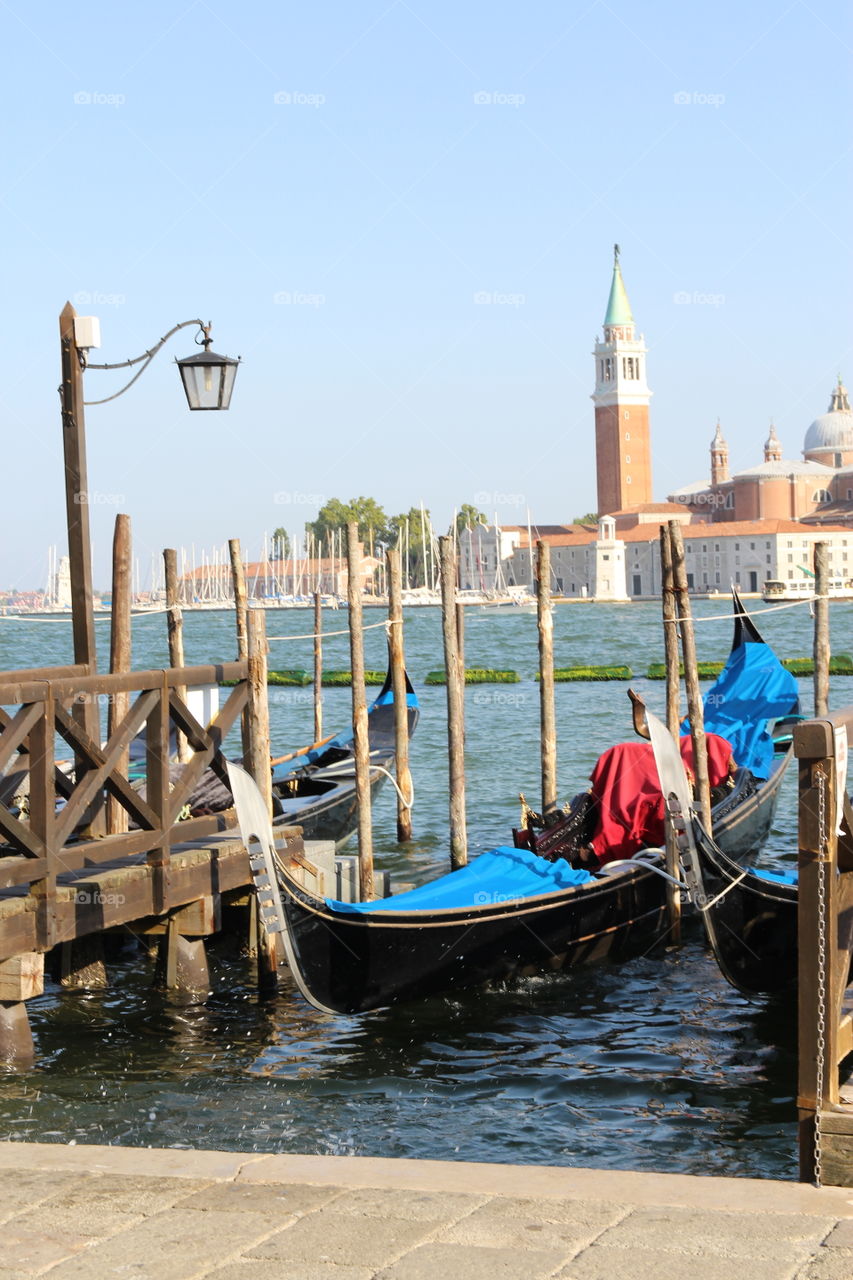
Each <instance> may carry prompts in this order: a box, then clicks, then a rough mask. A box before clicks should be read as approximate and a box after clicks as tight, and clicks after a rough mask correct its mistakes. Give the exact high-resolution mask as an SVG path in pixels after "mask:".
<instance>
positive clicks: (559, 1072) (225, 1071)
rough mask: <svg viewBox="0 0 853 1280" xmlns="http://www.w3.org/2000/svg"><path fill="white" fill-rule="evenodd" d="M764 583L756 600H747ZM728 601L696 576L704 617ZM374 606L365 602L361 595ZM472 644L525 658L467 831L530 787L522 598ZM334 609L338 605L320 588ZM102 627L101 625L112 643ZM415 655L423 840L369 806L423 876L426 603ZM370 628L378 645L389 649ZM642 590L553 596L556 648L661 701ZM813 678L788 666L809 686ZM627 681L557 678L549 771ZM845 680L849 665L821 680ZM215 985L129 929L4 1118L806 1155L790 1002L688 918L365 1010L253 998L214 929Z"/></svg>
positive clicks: (441, 1150)
mask: <svg viewBox="0 0 853 1280" xmlns="http://www.w3.org/2000/svg"><path fill="white" fill-rule="evenodd" d="M751 607H753V608H759V607H760V606H759V605H758V604H757V603H756V604H755V605H752V606H751ZM726 608H727V606H726V603H725V601H721V602H720V603H719V604H716V603H714V602H700V603H699V604H698V605H697V606H696V610H697V613H698V614H700V615H703V616H706V617H710V616H712V615H715V614H718V613H725V612H726ZM831 618H832V629H833V645H834V648H835V649H836V650H838V651H841V650H844V649H847V650H849V649H851V648H853V626H851V623H853V606H851V605H847V604H842V603H837V604H834V605H833V606H832V610H831ZM309 619H310V614H309V613H307V612H306V611H279V612H276V613H271V614H269V615H268V629H269V632H270V634H271V635H274V636H283V635H289V636H298V635H299V634H301V633H303V632H305V631H309V630H310V622H309ZM365 620H366V622H368V623H370V622H372V621H379V620H380V614H379V613H378V612H373V611H370V610H368V611H367V612H366V615H365ZM466 622H467V625H466V664H467V665H468V666H490V667H506V668H511V669H514V670H517V671H518V672H519V674H520V675H521V676H522V680H521V682H520V683H519V684H517V685H508V686H494V687H492V686H479V687H469V688H468V690H467V695H466V712H467V774H468V823H469V840H470V848H471V852H472V853H474V852H477V851H479V850H481V849H483V848H487V847H489V846H490V845H493V844H496V843H500V842H505V841H506V840H507V837H508V833H509V830H510V828H511V827H512V825H513V824H514V822H515V821H516V819H517V814H518V793H519V791H524V792H526V794H527V795H528V796H529V797H530V798H531V799H535V798H536V797H537V792H538V764H537V740H538V739H537V718H538V693H537V688H536V685H535V683H534V682H533V680H532V678H531V677H532V674H533V672H534V670H535V667H536V621H535V618H534V617H532V616H530V615H526V614H522V613H519V614H517V615H507V614H501V615H490V614H487V613H481V612H472V611H468V613H467V619H466ZM324 625H325V627H326V629H327V630H329V631H331V630H337V629H343V628H344V627H345V625H346V614H345V613H341V612H338V613H334V612H328V613H327V614H326V616H325V620H324ZM761 627H762V630H763V631H764V633H765V635H766V637H767V639H768V640H770V641H771V643H773V645H774V646H775V648H776V649H777V652H779V653H780V654H782V655H783V656H800V655H805V654H807V653H809V652H810V649H811V632H810V628H811V621H810V619H809V617H808V614H807V612H806V611H805V610H803V609H794V610H789V611H786V612H780V613H771V614H768V615H766V617H764V618H762V619H761ZM185 630H186V647H187V660H188V661H189V662H203V661H206V660H213V659H221V658H222V657H223V656H227V655H229V654H230V653H231V652H232V651H233V643H234V642H233V620H232V619H231V618H230V617H229V616H228V615H225V614H190V615H188V616H187V620H186V629H185ZM107 631H108V628H106V627H103V626H101V627H99V634H100V639H101V643H102V645H104V646H106V642H107V635H106V632H107ZM730 632H731V624H730V623H729V622H728V621H719V622H715V621H709V622H707V623H706V624H703V625H701V626H700V627H699V629H698V644H699V649H700V657H708V658H715V657H720V658H722V657H724V656H725V654H726V652H727V650H728V645H729V640H730ZM69 633H70V628H69V626H68V624H67V623H65V622H59V623H56V624H50V623H46V622H44V623H36V622H25V623H13V622H9V621H5V620H0V668H8V667H14V666H36V665H40V664H47V663H57V662H64V661H68V660H69V648H68V646H69V644H70V634H69ZM134 646H135V652H134V662H135V665H137V666H149V665H151V666H160V665H163V664H164V663H165V662H166V643H165V623H164V621H163V618H162V617H159V616H154V617H149V618H141V619H138V620H136V621H135V623H134ZM406 647H407V656H408V664H409V668H410V671H411V673H412V676H413V679H414V681H415V684H416V686H417V688H418V692H419V694H420V696H421V700H422V705H423V710H422V718H421V723H420V726H419V728H418V731H417V734H416V736H415V739H414V740H413V743H412V767H413V770H414V775H415V784H416V804H415V814H414V824H415V836H416V838H415V840H414V841H413V843H412V846H411V848H409V849H406V850H403V851H401V849H400V848H399V847H398V846H397V845H396V844H395V843H394V839H393V836H394V804H393V795H392V793H391V792H390V789H389V790H388V791H387V792H383V794H382V795H381V797H380V799H379V801H378V803H377V805H376V807H375V812H374V819H375V829H376V849H377V861H378V865H380V866H382V867H387V868H390V869H392V870H393V871H394V872H395V874H396V875H397V877H398V878H399V879H405V880H407V881H409V880H411V881H416V880H422V879H425V878H428V877H432V876H435V875H438V874H442V873H443V872H444V870H445V869H446V867H447V842H446V837H445V826H446V816H445V815H446V803H447V793H446V756H445V741H446V733H445V721H444V692H443V690H441V689H434V690H431V689H426V688H424V687H423V677H424V676H425V675H426V673H427V672H428V671H430V670H432V669H435V668H437V667H440V666H441V665H442V655H441V632H440V620H439V617H438V614H437V612H436V611H435V610H432V609H413V610H411V611H410V612H408V613H407V617H406ZM383 649H384V640H383V632H382V630H381V628H377V629H374V630H373V631H370V632H369V633H368V636H367V661H368V665H369V666H375V667H381V666H382V665H383V664H384V652H383ZM660 649H661V644H660V621H659V613H658V610H657V608H656V607H655V606H653V605H630V606H618V605H613V606H600V605H599V606H595V605H589V604H586V605H566V606H562V607H559V608H558V609H557V611H556V621H555V650H556V661H557V664H558V665H562V666H568V665H572V664H575V663H581V662H593V663H610V662H614V663H616V662H618V663H627V664H628V665H630V666H631V667H632V668H633V670H634V671H635V673H638V678H637V679H635V681H634V684H635V687H637V688H638V689H640V690H642V691H643V692H645V694H646V696H647V698H648V701H649V703H650V705H651V706H652V707H653V708H656V709H661V707H662V698H663V687H662V685H660V684H658V683H657V682H649V681H646V680H645V679H643V678H642V675H641V673H642V672H643V671H644V670H645V669H646V666H647V665H648V663H649V662H650V661H656V660H658V659H659V657H660ZM270 662H271V665H272V666H280V667H285V666H287V667H291V666H304V667H308V668H310V666H311V658H310V641H308V640H300V639H295V640H290V641H278V640H276V641H274V643H273V653H272V656H271V659H270ZM326 665H327V666H328V667H347V666H348V665H349V661H348V653H347V640H346V637H345V636H340V637H336V638H329V639H328V640H327V641H326ZM809 685H810V682H807V681H804V682H802V691H803V693H804V696H805V700H806V707H807V709H809V710H810V708H811V690H810V687H809ZM625 688H626V686H625V685H624V684H609V683H608V684H593V685H591V684H583V685H580V684H579V685H563V686H558V692H557V713H558V725H559V777H560V787H561V793H562V794H563V796H565V797H568V796H570V795H572V794H574V792H576V791H577V790H579V789H580V788H581V787H582V786H583V785H585V781H586V778H587V776H588V774H589V771H590V768H591V766H592V764H593V762H594V760H595V759H596V757H597V755H598V754H599V753H600V751H602V750H603V749H604V748H605V747H607V746H609V745H610V744H611V743H612V742H614V741H618V740H620V739H625V738H628V737H630V723H629V714H628V700H627V697H626V694H625ZM270 692H271V700H272V706H271V714H272V726H273V748H274V751H276V752H277V753H279V752H280V753H283V752H284V751H286V750H288V749H292V748H293V747H294V746H296V745H298V744H299V743H300V742H301V741H307V740H310V738H311V737H312V701H311V700H312V691H311V689H310V688H309V689H307V690H304V689H273V690H271V691H270ZM831 699H832V703H833V705H835V706H840V705H842V704H844V703H846V702H850V701H853V682H848V681H845V680H844V679H840V678H839V679H836V680H834V681H833V682H832V689H831ZM325 715H326V723H327V724H328V726H329V729H331V728H333V727H336V726H338V725H342V724H344V723H346V721H347V720H348V715H349V692H348V691H347V690H329V691H327V693H326V697H325ZM795 832H796V814H795V778H794V776H793V773H791V774H790V776H789V777H788V779H787V780H786V783H785V787H784V791H783V795H782V799H781V802H780V806H779V812H778V815H777V823H776V827H775V830H774V832H773V836H772V839H771V842H770V845H769V846H768V848H767V850H766V855H765V856H766V859H767V861H768V862H771V863H774V864H776V865H779V864H784V863H786V862H790V861H791V860H792V859H793V858H794V857H795V849H796V841H795ZM211 952H212V956H211V959H212V970H213V978H214V985H215V990H214V993H213V995H212V996H211V998H210V999H209V1001H208V1003H207V1004H206V1005H205V1006H203V1007H195V1008H181V1007H179V1006H175V1005H171V1004H169V1003H168V1002H167V1001H165V1000H164V998H163V997H162V996H160V995H158V994H156V993H154V992H153V991H152V989H151V983H152V978H153V971H152V966H151V963H150V961H149V960H148V959H147V958H146V957H145V956H144V955H143V954H142V953H141V952H138V951H136V950H135V949H132V948H130V947H128V948H127V949H125V950H124V951H123V952H121V953H120V954H117V955H115V956H113V957H112V959H111V962H110V964H109V970H110V977H111V987H110V989H109V990H108V991H107V992H105V993H102V994H98V995H89V996H81V995H79V994H75V993H71V992H62V991H60V990H59V989H58V988H56V987H53V986H51V985H50V984H49V986H48V989H47V990H46V992H45V995H44V996H42V997H40V998H39V999H38V1000H35V1001H31V1002H30V1006H29V1008H30V1016H31V1021H32V1025H33V1031H34V1034H35V1037H36V1040H37V1044H38V1052H39V1062H38V1066H37V1068H36V1069H35V1070H34V1071H33V1072H31V1073H30V1074H28V1075H26V1076H11V1075H8V1076H3V1077H0V1137H9V1138H20V1139H24V1138H31V1139H40V1140H46V1141H68V1140H70V1139H73V1140H76V1141H79V1142H115V1143H126V1144H130V1145H149V1144H151V1145H156V1146H196V1147H214V1148H225V1149H234V1150H246V1151H296V1152H321V1153H333V1154H359V1155H390V1156H419V1157H432V1158H437V1159H460V1160H461V1159H469V1160H484V1161H498V1160H506V1161H515V1162H518V1163H521V1164H566V1165H582V1166H595V1167H608V1168H623V1169H659V1170H665V1171H681V1172H689V1173H720V1174H723V1173H725V1174H743V1175H750V1176H769V1177H782V1178H785V1177H791V1178H793V1177H795V1176H796V1156H795V1145H796V1114H795V1108H794V1092H795V1087H796V1078H795V1072H796V1061H795V1009H794V1006H793V1005H792V1004H791V1003H784V1002H776V1003H770V1002H761V1001H756V1002H754V1003H750V1002H748V1001H747V1000H745V999H744V998H743V997H742V996H740V995H738V993H737V992H735V991H733V990H732V989H731V988H730V987H728V986H727V985H726V984H725V983H724V982H723V980H722V978H721V977H720V975H719V973H718V971H717V969H716V966H715V965H714V962H713V960H712V959H711V957H710V956H708V954H707V953H706V952H705V950H704V948H703V946H702V944H701V939H700V937H699V936H698V933H695V932H691V931H690V930H688V937H687V941H686V945H685V946H684V947H683V948H682V949H680V950H678V951H665V952H663V953H662V954H655V955H652V956H647V957H644V958H642V959H639V960H635V961H632V962H630V963H628V964H625V965H623V966H616V965H603V966H601V967H598V968H595V969H589V970H585V971H582V972H578V971H575V972H573V973H572V974H569V975H556V976H549V977H547V978H537V979H530V980H527V981H525V982H524V983H522V984H520V985H517V986H515V987H513V988H511V989H508V990H493V991H489V992H486V993H483V992H476V993H468V994H465V995H462V996H459V995H456V996H454V997H453V998H452V999H451V998H445V999H433V1000H429V1001H425V1002H423V1003H420V1004H417V1005H412V1006H407V1007H405V1008H402V1009H396V1010H392V1011H380V1012H376V1013H371V1014H366V1015H362V1016H361V1017H357V1018H332V1017H329V1016H327V1015H324V1014H320V1013H318V1012H316V1011H315V1010H312V1009H311V1008H309V1007H308V1006H306V1004H305V1003H304V1001H303V1000H302V999H301V997H299V996H297V995H294V994H293V993H291V992H290V991H287V990H282V991H281V993H280V994H279V995H278V996H277V997H276V998H275V999H273V1000H267V1001H259V1000H258V998H257V996H256V994H255V991H254V987H253V982H252V972H251V968H250V965H249V964H248V962H246V961H244V960H241V959H240V958H239V957H236V956H234V955H233V953H231V952H230V951H229V948H228V947H227V946H224V945H222V946H217V947H214V948H212V949H211Z"/></svg>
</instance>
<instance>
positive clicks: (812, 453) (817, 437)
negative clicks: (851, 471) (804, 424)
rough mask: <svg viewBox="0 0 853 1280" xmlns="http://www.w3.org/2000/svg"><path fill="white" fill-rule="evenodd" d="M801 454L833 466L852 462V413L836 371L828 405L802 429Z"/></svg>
mask: <svg viewBox="0 0 853 1280" xmlns="http://www.w3.org/2000/svg"><path fill="white" fill-rule="evenodd" d="M803 457H804V458H807V459H809V460H810V461H812V462H822V463H823V464H824V466H827V467H833V468H834V469H835V470H839V469H840V468H842V467H849V466H853V413H851V411H850V398H849V396H848V395H847V388H846V387H845V385H844V383H843V382H842V381H841V377H840V375H839V378H838V383H837V385H836V387H835V389H834V391H833V393H832V399H831V400H830V402H829V409H828V410H827V412H826V413H823V414H821V416H820V417H819V418H815V420H814V422H813V423H812V425H811V426H810V427H809V429H808V431H807V432H806V439H805V443H804V445H803Z"/></svg>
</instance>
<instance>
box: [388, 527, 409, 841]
mask: <svg viewBox="0 0 853 1280" xmlns="http://www.w3.org/2000/svg"><path fill="white" fill-rule="evenodd" d="M385 559H386V563H387V567H388V624H389V625H388V659H389V662H390V665H391V691H392V693H393V695H394V759H395V768H396V773H397V786H398V788H399V792H401V793H402V797H406V796H408V797H409V799H411V795H412V775H411V772H410V771H409V707H408V700H407V694H406V659H405V653H404V647H403V573H402V566H401V564H400V552H399V550H398V549H397V548H396V547H389V548H388V551H387V552H386V555H385ZM402 797H401V795H400V794H399V793H398V795H397V839H398V841H400V843H402V842H403V841H405V840H411V838H412V810H411V807H410V805H407V804H405V803H404V801H403V798H402Z"/></svg>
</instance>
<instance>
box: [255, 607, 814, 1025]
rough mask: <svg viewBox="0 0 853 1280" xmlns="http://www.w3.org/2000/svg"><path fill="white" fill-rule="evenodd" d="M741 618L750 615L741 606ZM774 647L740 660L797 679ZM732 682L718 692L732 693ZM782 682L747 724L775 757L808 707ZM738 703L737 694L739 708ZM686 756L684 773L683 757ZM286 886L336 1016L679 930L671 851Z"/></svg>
mask: <svg viewBox="0 0 853 1280" xmlns="http://www.w3.org/2000/svg"><path fill="white" fill-rule="evenodd" d="M736 612H737V613H738V614H740V613H742V610H741V608H740V602H739V601H738V600H737V599H736ZM753 633H754V634H750V633H749V632H748V631H747V628H746V625H745V624H744V623H743V622H742V621H741V619H740V618H737V619H736V629H735V644H734V645H733V655H732V656H733V657H734V656H735V655H736V654H737V652H738V650H739V649H741V647H742V646H743V645H757V644H761V645H763V641H761V638H760V637H757V632H755V631H754V628H753ZM756 637H757V639H756ZM764 648H765V650H766V653H767V654H769V655H770V658H771V659H772V663H771V662H770V661H769V660H767V658H766V654H758V653H756V654H755V655H750V654H743V653H740V654H738V656H737V661H738V664H739V665H740V666H742V667H744V668H746V669H747V670H748V671H750V672H751V671H752V670H753V668H755V667H760V666H764V665H766V666H771V665H773V664H775V667H776V668H778V669H779V670H782V671H783V675H784V676H785V677H787V673H785V672H784V669H782V668H781V666H780V664H779V663H778V660H777V659H776V658H775V656H774V655H772V651H770V650H769V649H767V646H764ZM758 659H760V661H757V660H758ZM731 661H732V659H730V663H731ZM727 670H728V665H727ZM725 675H726V672H723V674H722V675H721V677H720V681H718V684H717V686H716V687H717V688H719V687H720V686H721V685H722V687H723V688H725V687H726V686H725V685H724V684H723V679H724V676H725ZM779 683H780V685H781V687H782V690H783V692H782V693H781V694H780V695H778V696H777V697H776V699H775V701H774V700H773V699H772V698H769V699H767V700H766V701H765V702H764V703H763V704H762V708H761V710H762V712H764V711H765V710H766V714H765V715H763V717H762V719H761V721H760V723H758V722H756V723H755V724H754V725H748V726H746V736H748V737H749V736H751V737H754V738H755V739H757V740H760V745H761V749H762V750H763V752H764V754H765V756H766V755H767V748H768V745H769V755H770V758H771V760H772V759H773V746H772V739H771V738H770V737H769V735H768V734H767V724H766V722H767V720H768V719H770V718H772V715H773V710H774V709H775V710H776V712H777V714H782V713H786V714H794V711H795V706H796V686H795V685H794V682H793V680H792V679H791V678H786V679H783V680H781V681H780V682H779ZM792 686H793V689H794V692H793V694H792V693H791V687H792ZM727 696H731V695H727ZM736 701H737V700H736V699H735V698H734V697H733V696H731V705H732V706H733V707H734V706H735V704H736ZM712 705H713V706H714V707H715V709H717V708H718V707H719V706H720V705H721V704H717V703H715V704H712ZM648 721H649V726H650V727H651V726H653V725H656V724H659V722H657V721H655V718H654V717H653V716H651V715H650V714H649V715H648ZM664 732H665V734H666V738H667V740H668V741H669V742H670V743H672V739H671V738H670V737H669V734H668V733H666V731H664ZM673 750H674V745H673ZM786 750H787V749H786ZM676 758H677V759H679V770H680V773H681V777H682V778H683V777H684V774H683V770H682V769H681V765H680V758H679V757H678V755H677V752H676ZM786 761H787V755H785V756H783V758H782V759H781V760H780V761H779V762H778V765H777V766H776V769H775V770H774V771H772V772H771V777H770V778H769V779H768V782H771V784H772V785H771V788H770V789H769V790H768V792H766V793H765V794H766V797H767V799H766V802H765V807H764V808H762V807H760V806H751V807H752V808H753V810H754V811H755V812H754V816H755V823H754V824H753V825H752V827H751V831H750V834H749V836H748V837H743V838H742V840H741V842H742V843H748V844H750V845H753V846H754V844H755V842H756V840H757V839H758V836H757V835H756V832H757V831H759V832H760V831H761V830H762V829H763V830H764V832H765V833H766V830H767V829H768V828H769V825H770V822H771V821H772V808H773V807H775V800H776V796H777V793H778V782H779V781H780V780H781V770H782V769H783V768H784V764H785V763H786ZM734 794H736V793H735V792H732V793H730V795H734ZM727 798H729V797H727ZM750 798H751V796H746V797H744V800H745V801H746V800H748V799H750ZM768 809H771V813H770V816H768V815H767V811H768ZM741 830H743V828H741ZM739 838H740V837H739ZM277 882H278V887H279V890H280V894H281V904H282V915H283V920H284V924H285V928H284V935H285V946H286V951H287V956H288V962H289V965H290V969H291V972H292V974H293V977H294V979H295V981H296V982H297V984H298V986H299V988H300V990H301V991H302V993H303V995H305V997H306V998H307V999H308V1000H309V1001H310V1002H311V1003H312V1004H313V1005H315V1006H316V1007H317V1008H319V1009H322V1010H324V1011H325V1012H329V1013H339V1014H353V1013H362V1012H365V1011H367V1010H370V1009H375V1008H379V1007H383V1006H387V1005H393V1004H396V1003H398V1002H403V1001H410V1000H415V999H421V998H424V997H426V996H430V995H435V994H439V993H441V992H447V991H453V990H458V989H462V988H465V987H472V986H477V985H480V984H482V983H485V982H488V981H492V982H494V981H501V980H506V979H509V978H512V977H515V976H519V975H525V974H529V973H534V972H541V971H544V972H550V971H554V970H559V969H567V968H572V967H575V966H579V965H584V964H591V963H595V962H598V961H601V960H604V959H610V960H626V959H629V958H632V957H634V956H636V955H639V954H643V953H645V952H647V951H649V950H651V949H652V948H653V947H654V946H655V945H656V944H657V943H659V942H661V941H662V940H663V939H665V938H666V936H667V934H668V932H669V922H668V918H667V908H666V893H665V883H666V875H665V873H664V871H663V867H662V857H661V853H660V851H659V850H645V851H641V852H640V853H638V854H637V855H636V856H635V857H633V858H631V859H629V860H623V861H619V862H611V863H609V864H606V865H605V866H604V867H603V868H601V869H600V870H598V871H590V870H587V869H583V868H573V867H572V866H570V864H569V863H568V862H567V861H566V860H565V859H562V858H560V859H557V860H556V861H551V860H549V859H547V858H545V857H542V856H540V855H539V854H538V853H537V852H536V851H535V850H531V849H526V848H523V847H509V846H502V847H499V848H497V849H492V850H490V851H489V852H487V853H483V854H481V855H480V856H479V857H478V858H477V859H476V860H475V861H474V862H472V863H470V864H469V865H468V866H466V867H464V868H462V869H460V870H458V871H454V872H451V873H450V874H449V875H445V876H442V877H440V878H439V879H437V880H434V881H432V882H430V883H428V884H425V885H421V886H420V887H419V888H417V889H413V890H410V891H409V892H408V893H402V894H399V895H396V896H393V897H390V898H386V899H382V900H379V901H374V902H368V903H343V902H337V901H335V900H333V899H323V898H318V897H317V896H316V895H313V894H312V893H311V892H310V891H307V890H306V889H305V888H303V886H302V885H301V884H300V883H298V881H297V880H296V879H295V878H294V877H293V876H292V875H291V874H290V872H289V871H288V869H287V867H285V866H284V865H279V866H278V868H277Z"/></svg>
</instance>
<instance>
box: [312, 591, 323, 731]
mask: <svg viewBox="0 0 853 1280" xmlns="http://www.w3.org/2000/svg"><path fill="white" fill-rule="evenodd" d="M322 736H323V597H322V596H321V594H320V592H319V591H315V592H314V741H315V742H319V741H320V739H321V738H322Z"/></svg>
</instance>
